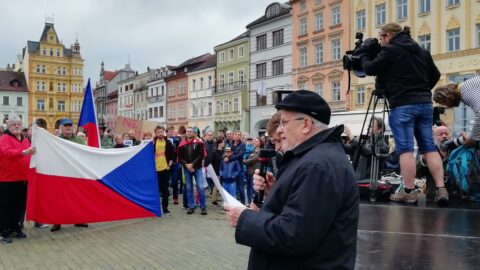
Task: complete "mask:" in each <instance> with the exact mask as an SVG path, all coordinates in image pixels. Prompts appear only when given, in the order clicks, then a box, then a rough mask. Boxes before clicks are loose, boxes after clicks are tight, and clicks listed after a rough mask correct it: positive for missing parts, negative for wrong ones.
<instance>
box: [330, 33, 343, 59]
mask: <svg viewBox="0 0 480 270" xmlns="http://www.w3.org/2000/svg"><path fill="white" fill-rule="evenodd" d="M340 57H341V52H340V39H339V38H336V39H334V40H332V60H334V61H335V60H340Z"/></svg>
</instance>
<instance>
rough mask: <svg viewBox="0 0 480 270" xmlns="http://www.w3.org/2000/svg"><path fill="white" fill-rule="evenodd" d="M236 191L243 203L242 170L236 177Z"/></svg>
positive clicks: (243, 183) (243, 179)
mask: <svg viewBox="0 0 480 270" xmlns="http://www.w3.org/2000/svg"><path fill="white" fill-rule="evenodd" d="M237 193H239V194H240V195H239V197H240V201H241V202H242V204H245V173H244V172H243V171H242V172H241V173H240V175H239V176H238V177H237Z"/></svg>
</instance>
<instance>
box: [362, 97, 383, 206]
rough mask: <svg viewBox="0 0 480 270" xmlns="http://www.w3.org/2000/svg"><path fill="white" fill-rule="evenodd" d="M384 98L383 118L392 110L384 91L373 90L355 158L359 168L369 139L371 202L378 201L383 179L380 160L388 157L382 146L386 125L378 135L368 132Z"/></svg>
mask: <svg viewBox="0 0 480 270" xmlns="http://www.w3.org/2000/svg"><path fill="white" fill-rule="evenodd" d="M382 98H383V99H384V102H383V109H382V118H383V119H385V114H386V113H388V112H389V111H390V108H389V106H388V103H387V100H386V99H385V98H384V95H383V91H382V90H377V89H376V90H373V92H372V95H371V96H370V101H369V102H368V107H367V112H366V113H365V118H364V119H363V124H362V129H361V131H360V137H359V140H358V144H357V148H356V150H355V155H354V159H353V168H354V169H355V170H357V167H358V162H359V159H360V154H361V151H362V149H363V146H364V145H365V144H366V143H367V141H368V140H369V141H370V146H371V163H370V164H371V165H370V201H371V202H374V201H376V197H377V181H378V180H380V179H381V175H380V162H381V160H382V159H384V158H387V157H388V153H382V152H381V146H382V141H381V140H384V136H383V135H384V131H385V127H384V126H383V127H382V128H381V131H380V134H378V135H374V134H373V133H372V134H371V136H369V135H368V132H369V131H370V130H371V128H372V125H373V121H374V116H375V109H376V108H377V104H378V101H379V99H382ZM372 102H373V107H372ZM370 109H371V110H372V111H371V113H370ZM369 114H371V116H372V117H370V121H369V123H368V129H367V134H363V132H364V130H365V124H366V123H367V119H368V116H369ZM377 124H378V123H377ZM383 143H384V142H383Z"/></svg>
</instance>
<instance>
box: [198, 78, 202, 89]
mask: <svg viewBox="0 0 480 270" xmlns="http://www.w3.org/2000/svg"><path fill="white" fill-rule="evenodd" d="M199 89H200V90H202V89H203V77H200V88H199Z"/></svg>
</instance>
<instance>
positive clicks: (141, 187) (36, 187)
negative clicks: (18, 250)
mask: <svg viewBox="0 0 480 270" xmlns="http://www.w3.org/2000/svg"><path fill="white" fill-rule="evenodd" d="M32 146H35V147H36V149H37V152H36V154H35V155H33V156H32V159H31V162H30V173H29V177H28V180H29V184H28V198H27V220H33V221H36V222H40V223H48V224H80V223H92V222H103V221H113V220H122V219H133V218H144V217H155V216H160V215H161V212H160V197H159V191H158V184H157V175H156V171H155V161H154V154H153V144H152V143H146V144H142V145H139V146H135V147H126V148H118V149H117V148H116V149H101V148H98V149H97V148H92V147H88V146H85V145H80V144H76V143H73V142H70V141H67V140H64V139H61V138H59V137H56V136H53V135H51V134H49V133H48V132H47V131H46V130H44V129H42V128H39V127H37V126H36V125H33V138H32Z"/></svg>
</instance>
